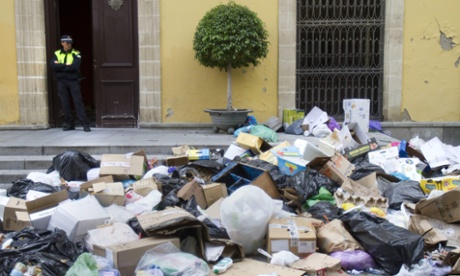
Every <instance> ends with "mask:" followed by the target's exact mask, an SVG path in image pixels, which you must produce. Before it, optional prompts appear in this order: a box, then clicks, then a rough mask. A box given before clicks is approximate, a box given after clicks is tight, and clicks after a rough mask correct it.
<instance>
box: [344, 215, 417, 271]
mask: <svg viewBox="0 0 460 276" xmlns="http://www.w3.org/2000/svg"><path fill="white" fill-rule="evenodd" d="M339 219H340V220H341V221H342V222H343V223H344V225H345V227H346V228H347V230H348V232H350V234H351V235H352V236H353V237H354V238H355V239H356V240H357V241H358V242H359V244H360V245H361V246H362V247H363V248H364V250H365V251H366V252H367V253H369V254H370V255H371V256H372V257H373V258H374V260H375V262H376V263H377V264H378V265H379V266H380V267H381V268H382V269H383V270H384V271H385V272H386V273H388V274H390V275H395V274H397V273H398V272H399V270H400V269H401V266H402V265H404V264H405V265H407V266H408V267H411V265H413V264H416V263H418V262H419V261H420V260H421V259H422V258H423V245H424V242H423V237H422V236H420V235H417V234H414V233H412V232H411V231H409V230H407V229H405V228H402V227H399V226H396V225H395V224H393V223H391V222H389V221H388V220H386V219H384V218H380V217H377V216H375V215H372V214H369V213H366V212H360V211H357V210H355V211H351V212H348V213H345V214H343V215H342V216H340V217H339Z"/></svg>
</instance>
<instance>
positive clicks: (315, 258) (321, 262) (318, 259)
mask: <svg viewBox="0 0 460 276" xmlns="http://www.w3.org/2000/svg"><path fill="white" fill-rule="evenodd" d="M340 266H341V261H340V260H339V259H337V258H334V257H331V256H329V255H326V254H322V253H311V254H310V255H308V256H306V257H305V258H303V259H300V260H298V261H296V262H294V263H293V264H292V265H291V268H294V269H301V270H304V271H306V272H307V273H311V274H312V275H336V274H335V273H337V272H338V271H341V268H340ZM333 273H334V274H333ZM309 275H310V274H309ZM345 275H346V274H345Z"/></svg>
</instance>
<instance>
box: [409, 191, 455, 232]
mask: <svg viewBox="0 0 460 276" xmlns="http://www.w3.org/2000/svg"><path fill="white" fill-rule="evenodd" d="M415 213H417V214H422V215H424V216H427V217H430V218H435V219H440V220H443V221H445V222H447V223H455V222H459V221H460V187H457V188H455V189H453V190H450V191H448V192H445V193H444V194H442V195H440V196H438V197H435V198H431V199H422V200H421V201H419V202H418V203H417V204H416V205H415Z"/></svg>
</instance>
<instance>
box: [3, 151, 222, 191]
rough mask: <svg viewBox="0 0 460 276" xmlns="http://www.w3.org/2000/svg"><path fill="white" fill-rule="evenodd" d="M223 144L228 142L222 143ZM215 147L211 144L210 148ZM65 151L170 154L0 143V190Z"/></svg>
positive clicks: (168, 153)
mask: <svg viewBox="0 0 460 276" xmlns="http://www.w3.org/2000/svg"><path fill="white" fill-rule="evenodd" d="M222 146H225V147H227V146H228V145H222ZM214 147H216V146H213V147H212V148H214ZM67 150H78V151H81V152H86V153H88V154H90V155H91V156H92V157H94V158H95V159H96V160H100V158H101V156H102V154H106V153H111V154H126V153H130V152H135V151H138V150H144V151H145V152H146V154H147V157H148V158H149V159H151V158H156V159H158V160H164V159H165V158H167V157H168V156H171V155H172V153H171V147H170V146H158V145H156V146H154V147H149V148H145V147H143V148H139V147H136V146H116V147H113V146H111V147H105V146H91V147H78V146H76V147H72V148H68V147H56V146H52V147H51V146H50V147H43V146H36V147H34V146H32V147H22V148H15V149H12V148H11V147H2V146H1V145H0V189H8V188H9V187H11V185H12V183H13V181H17V180H19V179H24V178H26V177H27V175H28V174H29V173H31V172H46V171H47V170H48V169H49V168H50V167H51V166H52V165H53V158H54V157H55V156H57V155H58V154H60V153H62V152H65V151H67Z"/></svg>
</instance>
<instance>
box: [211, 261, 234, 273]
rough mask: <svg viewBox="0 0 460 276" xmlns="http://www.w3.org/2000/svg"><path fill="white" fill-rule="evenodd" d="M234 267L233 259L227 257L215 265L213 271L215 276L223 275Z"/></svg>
mask: <svg viewBox="0 0 460 276" xmlns="http://www.w3.org/2000/svg"><path fill="white" fill-rule="evenodd" d="M232 265H233V260H232V258H229V257H225V258H223V259H221V260H220V261H218V262H217V264H215V265H214V266H213V267H212V271H213V272H214V273H215V274H221V273H224V272H225V271H227V269H229V268H230V267H231V266H232Z"/></svg>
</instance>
